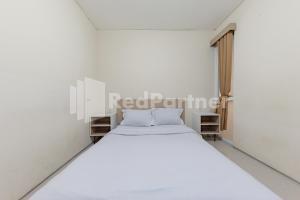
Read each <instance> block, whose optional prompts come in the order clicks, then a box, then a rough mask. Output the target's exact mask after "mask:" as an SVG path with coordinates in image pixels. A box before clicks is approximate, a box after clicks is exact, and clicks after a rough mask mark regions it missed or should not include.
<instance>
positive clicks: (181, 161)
mask: <svg viewBox="0 0 300 200" xmlns="http://www.w3.org/2000/svg"><path fill="white" fill-rule="evenodd" d="M278 199H280V198H279V197H277V196H276V195H275V194H273V193H272V192H271V191H270V190H269V189H267V188H266V187H265V186H263V185H262V184H260V183H259V182H258V181H256V180H255V179H254V178H252V177H251V176H250V175H248V174H247V173H246V172H244V171H243V170H242V169H240V168H239V167H238V166H236V165H235V164H234V163H232V162H231V161H229V160H228V159H227V158H225V157H224V156H223V155H222V154H220V153H219V152H218V151H217V150H215V149H214V148H213V147H212V146H210V145H209V144H208V143H207V142H205V141H204V140H203V139H201V137H200V136H199V135H198V134H196V133H195V132H194V131H193V130H192V129H189V128H187V127H186V126H155V127H146V128H139V127H124V126H119V127H118V128H117V129H115V130H113V131H112V132H111V133H109V134H108V135H107V136H105V137H104V138H103V139H102V140H101V141H100V142H99V143H97V144H96V145H94V146H93V147H91V148H90V149H89V150H88V151H86V152H85V153H83V154H82V155H81V156H80V157H79V158H77V159H76V160H75V161H74V162H73V163H71V164H70V165H69V166H68V167H67V168H66V169H65V170H63V171H62V172H61V173H60V174H58V175H57V176H56V177H54V178H53V179H52V180H51V181H50V182H49V183H48V184H47V185H46V186H44V187H43V188H42V189H40V190H39V191H38V192H37V193H36V194H35V195H34V196H33V197H32V198H31V200H278Z"/></svg>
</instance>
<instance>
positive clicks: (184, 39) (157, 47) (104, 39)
mask: <svg viewBox="0 0 300 200" xmlns="http://www.w3.org/2000/svg"><path fill="white" fill-rule="evenodd" d="M211 36H212V32H210V31H206V32H205V31H139V30H137V31H99V32H98V48H99V49H98V50H99V51H98V61H99V72H98V79H99V80H100V81H104V82H106V84H107V91H108V92H116V93H120V94H121V96H122V97H123V98H124V97H132V98H136V97H142V96H143V94H144V93H143V92H144V91H148V92H154V93H162V94H163V95H164V96H165V97H169V98H175V97H185V96H187V95H189V94H191V95H194V96H196V97H213V96H214V81H213V61H214V59H213V49H212V48H210V47H209V41H210V39H211ZM187 122H188V123H189V124H190V122H191V120H190V113H187Z"/></svg>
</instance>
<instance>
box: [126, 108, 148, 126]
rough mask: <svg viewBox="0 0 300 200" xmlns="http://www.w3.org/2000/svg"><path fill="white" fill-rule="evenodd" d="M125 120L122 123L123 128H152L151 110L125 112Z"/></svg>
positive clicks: (127, 110)
mask: <svg viewBox="0 0 300 200" xmlns="http://www.w3.org/2000/svg"><path fill="white" fill-rule="evenodd" d="M123 118H124V120H123V121H122V122H121V125H123V126H151V125H152V114H151V110H130V109H125V110H123Z"/></svg>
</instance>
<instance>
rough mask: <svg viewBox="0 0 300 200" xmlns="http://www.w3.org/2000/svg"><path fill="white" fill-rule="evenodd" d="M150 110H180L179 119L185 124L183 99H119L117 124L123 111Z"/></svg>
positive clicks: (121, 118) (121, 117)
mask: <svg viewBox="0 0 300 200" xmlns="http://www.w3.org/2000/svg"><path fill="white" fill-rule="evenodd" d="M151 108H182V109H183V112H182V115H181V119H182V120H183V121H184V122H185V100H183V99H121V100H119V101H118V105H117V111H116V112H117V113H116V115H117V116H116V118H117V124H120V123H121V121H122V120H123V111H122V110H123V109H135V110H145V109H151Z"/></svg>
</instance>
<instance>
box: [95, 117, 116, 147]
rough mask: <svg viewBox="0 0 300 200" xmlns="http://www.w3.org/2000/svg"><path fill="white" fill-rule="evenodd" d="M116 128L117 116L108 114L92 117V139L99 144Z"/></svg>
mask: <svg viewBox="0 0 300 200" xmlns="http://www.w3.org/2000/svg"><path fill="white" fill-rule="evenodd" d="M115 127H116V115H115V114H106V115H102V116H91V117H90V137H91V139H92V140H93V143H94V144H95V143H97V142H98V141H99V140H100V139H101V138H102V137H103V136H105V135H106V134H107V133H108V132H110V131H111V130H112V129H114V128H115Z"/></svg>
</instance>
